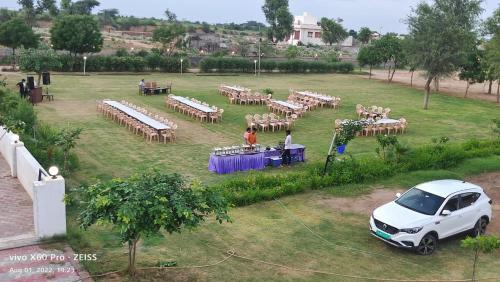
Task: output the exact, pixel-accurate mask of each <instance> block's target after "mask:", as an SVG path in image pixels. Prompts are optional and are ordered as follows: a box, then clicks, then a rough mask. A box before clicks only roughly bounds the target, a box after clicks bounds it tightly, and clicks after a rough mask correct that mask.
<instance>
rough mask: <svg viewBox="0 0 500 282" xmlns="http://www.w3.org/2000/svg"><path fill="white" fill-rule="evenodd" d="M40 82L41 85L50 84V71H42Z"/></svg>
mask: <svg viewBox="0 0 500 282" xmlns="http://www.w3.org/2000/svg"><path fill="white" fill-rule="evenodd" d="M42 83H43V85H50V72H43V73H42Z"/></svg>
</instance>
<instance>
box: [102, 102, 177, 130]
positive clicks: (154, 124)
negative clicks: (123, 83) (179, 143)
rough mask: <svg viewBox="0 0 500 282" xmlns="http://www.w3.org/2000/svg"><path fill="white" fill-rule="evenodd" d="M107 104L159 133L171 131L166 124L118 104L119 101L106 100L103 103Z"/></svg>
mask: <svg viewBox="0 0 500 282" xmlns="http://www.w3.org/2000/svg"><path fill="white" fill-rule="evenodd" d="M103 102H104V103H105V104H107V105H110V106H111V107H113V108H115V109H117V110H119V111H121V112H123V113H125V114H126V115H128V116H130V117H132V118H134V119H136V120H138V121H140V122H142V123H143V124H146V125H148V126H150V127H152V128H154V129H156V130H157V131H162V130H167V129H170V126H168V125H166V124H164V123H161V122H159V121H157V120H155V119H153V118H151V117H149V116H147V115H145V114H143V113H141V112H138V111H136V110H134V109H132V108H130V107H128V106H125V105H124V104H122V103H120V102H117V101H111V100H105V101H103Z"/></svg>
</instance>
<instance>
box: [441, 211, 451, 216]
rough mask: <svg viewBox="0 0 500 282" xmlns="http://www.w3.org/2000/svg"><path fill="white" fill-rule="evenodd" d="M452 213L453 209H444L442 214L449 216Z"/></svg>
mask: <svg viewBox="0 0 500 282" xmlns="http://www.w3.org/2000/svg"><path fill="white" fill-rule="evenodd" d="M450 214H451V211H449V210H443V211H442V212H441V215H442V216H449V215H450Z"/></svg>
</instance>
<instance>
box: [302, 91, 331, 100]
mask: <svg viewBox="0 0 500 282" xmlns="http://www.w3.org/2000/svg"><path fill="white" fill-rule="evenodd" d="M297 93H298V94H300V95H302V96H308V97H312V98H316V99H319V100H323V101H325V102H332V101H333V98H332V97H328V96H325V95H320V94H315V93H310V92H304V91H299V92H297Z"/></svg>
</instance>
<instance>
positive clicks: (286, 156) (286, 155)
mask: <svg viewBox="0 0 500 282" xmlns="http://www.w3.org/2000/svg"><path fill="white" fill-rule="evenodd" d="M291 149H292V132H291V131H290V130H287V131H286V138H285V151H284V152H283V164H284V165H290V164H291V163H292V155H291V153H290V150H291Z"/></svg>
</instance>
